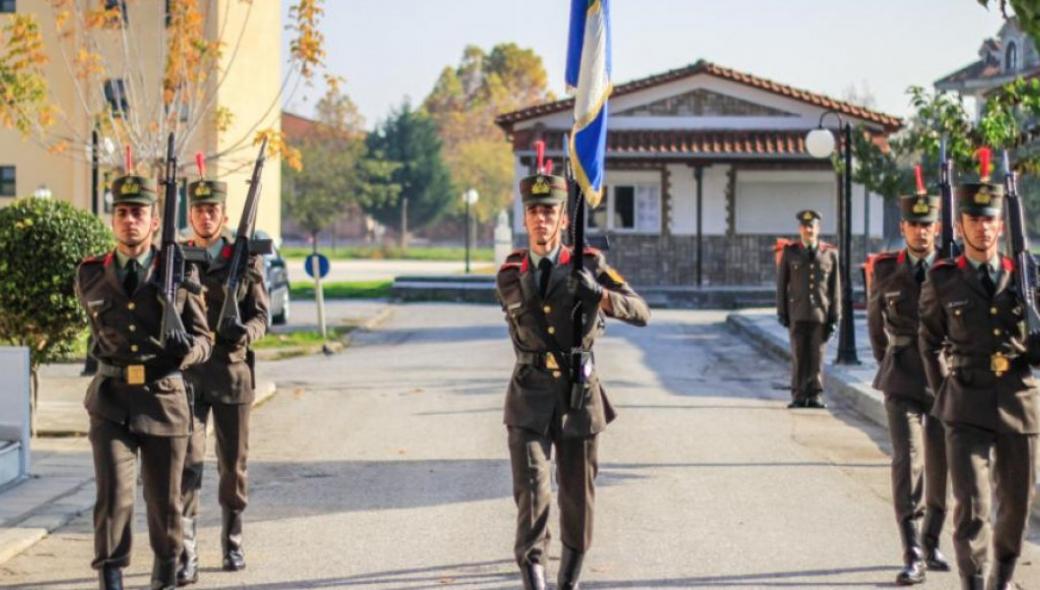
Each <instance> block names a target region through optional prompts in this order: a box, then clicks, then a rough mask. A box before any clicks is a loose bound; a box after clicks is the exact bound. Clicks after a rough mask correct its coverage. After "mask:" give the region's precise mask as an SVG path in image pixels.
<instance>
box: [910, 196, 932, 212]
mask: <svg viewBox="0 0 1040 590" xmlns="http://www.w3.org/2000/svg"><path fill="white" fill-rule="evenodd" d="M931 210H932V208H931V207H929V206H928V201H926V200H924V199H918V200H917V202H916V203H914V208H913V212H914V215H927V214H928V212H929V211H931Z"/></svg>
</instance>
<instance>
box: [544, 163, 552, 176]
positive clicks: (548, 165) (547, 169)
mask: <svg viewBox="0 0 1040 590" xmlns="http://www.w3.org/2000/svg"><path fill="white" fill-rule="evenodd" d="M552 172H553V161H552V160H549V161H548V162H546V163H545V173H546V174H552Z"/></svg>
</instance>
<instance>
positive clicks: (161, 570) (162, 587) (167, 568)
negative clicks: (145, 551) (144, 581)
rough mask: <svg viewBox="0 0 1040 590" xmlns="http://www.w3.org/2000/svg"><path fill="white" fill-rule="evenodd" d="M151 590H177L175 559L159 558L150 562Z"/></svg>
mask: <svg viewBox="0 0 1040 590" xmlns="http://www.w3.org/2000/svg"><path fill="white" fill-rule="evenodd" d="M151 590H177V559H176V558H174V559H159V558H156V559H155V561H154V562H152V585H151Z"/></svg>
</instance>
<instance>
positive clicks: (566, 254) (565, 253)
mask: <svg viewBox="0 0 1040 590" xmlns="http://www.w3.org/2000/svg"><path fill="white" fill-rule="evenodd" d="M570 263H571V249H570V248H564V247H561V248H560V261H559V264H561V265H567V264H570Z"/></svg>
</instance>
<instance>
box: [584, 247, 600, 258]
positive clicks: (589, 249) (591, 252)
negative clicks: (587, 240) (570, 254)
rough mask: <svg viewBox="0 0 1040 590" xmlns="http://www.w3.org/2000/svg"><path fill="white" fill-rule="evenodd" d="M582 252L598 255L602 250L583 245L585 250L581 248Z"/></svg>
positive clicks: (587, 254) (588, 254)
mask: <svg viewBox="0 0 1040 590" xmlns="http://www.w3.org/2000/svg"><path fill="white" fill-rule="evenodd" d="M583 252H584V254H585V255H586V256H598V255H599V254H601V253H602V251H601V250H600V249H599V248H593V247H592V246H585V250H583Z"/></svg>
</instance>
